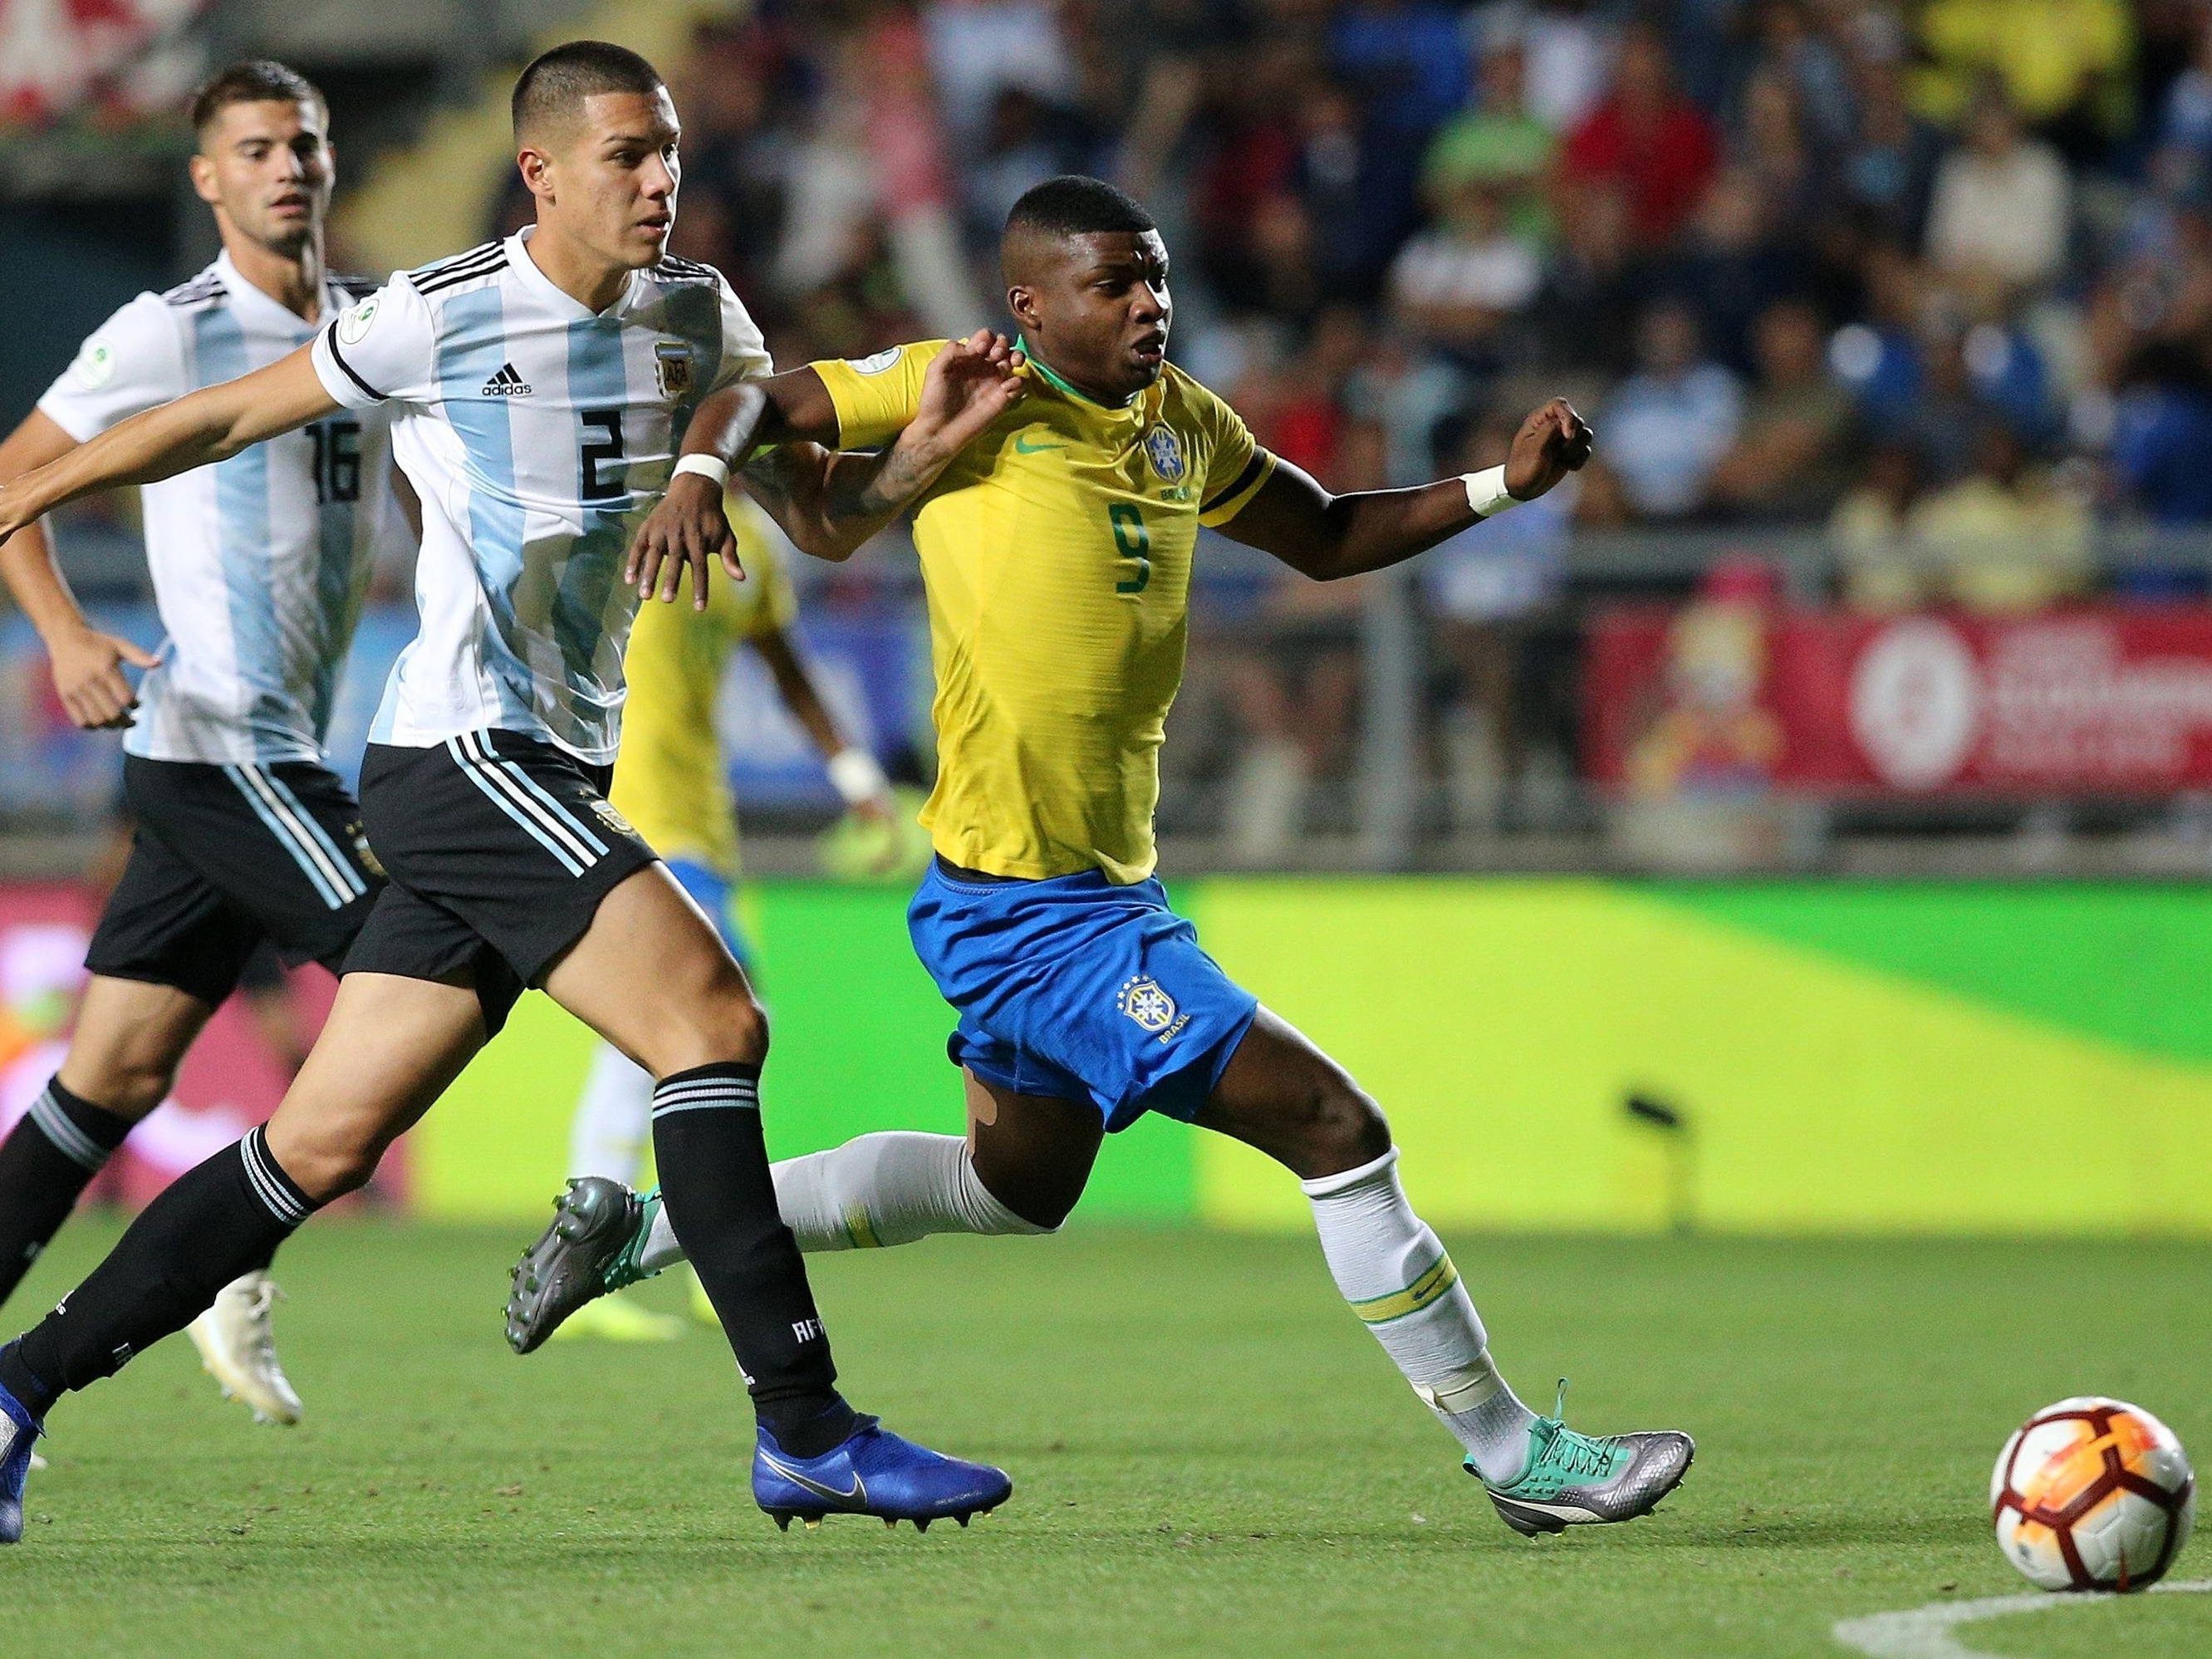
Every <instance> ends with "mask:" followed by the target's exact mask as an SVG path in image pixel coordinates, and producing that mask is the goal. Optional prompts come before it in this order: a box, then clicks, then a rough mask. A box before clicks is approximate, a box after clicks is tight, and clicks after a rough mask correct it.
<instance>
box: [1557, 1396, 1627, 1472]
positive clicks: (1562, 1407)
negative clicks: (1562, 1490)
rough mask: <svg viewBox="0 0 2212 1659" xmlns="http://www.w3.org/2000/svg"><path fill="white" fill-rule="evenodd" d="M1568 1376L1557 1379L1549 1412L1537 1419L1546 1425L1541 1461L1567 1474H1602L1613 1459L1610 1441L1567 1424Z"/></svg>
mask: <svg viewBox="0 0 2212 1659" xmlns="http://www.w3.org/2000/svg"><path fill="white" fill-rule="evenodd" d="M1566 1418H1567V1379H1566V1378H1565V1377H1564V1376H1563V1377H1561V1378H1560V1379H1559V1395H1558V1398H1557V1399H1556V1400H1554V1401H1553V1405H1552V1414H1551V1415H1550V1416H1549V1417H1547V1418H1543V1419H1540V1420H1541V1422H1542V1424H1543V1425H1544V1428H1545V1431H1546V1433H1545V1437H1544V1450H1543V1453H1542V1455H1541V1461H1542V1462H1547V1463H1550V1464H1553V1466H1555V1467H1557V1468H1560V1469H1563V1470H1564V1471H1565V1473H1567V1474H1604V1473H1605V1472H1606V1469H1607V1467H1608V1466H1609V1465H1610V1464H1611V1462H1612V1461H1613V1460H1612V1449H1613V1443H1612V1442H1611V1441H1610V1440H1597V1439H1593V1438H1592V1437H1590V1436H1589V1435H1586V1434H1577V1433H1576V1432H1575V1431H1573V1430H1572V1429H1570V1428H1569V1427H1568V1426H1567V1422H1566Z"/></svg>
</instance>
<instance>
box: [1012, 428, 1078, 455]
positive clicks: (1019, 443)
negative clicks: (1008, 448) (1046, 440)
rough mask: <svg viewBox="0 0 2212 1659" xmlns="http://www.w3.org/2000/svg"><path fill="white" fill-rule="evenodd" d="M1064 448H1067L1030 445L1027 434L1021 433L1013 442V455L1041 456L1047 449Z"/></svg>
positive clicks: (1062, 447)
mask: <svg viewBox="0 0 2212 1659" xmlns="http://www.w3.org/2000/svg"><path fill="white" fill-rule="evenodd" d="M1066 447H1067V446H1066V444H1033V443H1030V441H1029V435H1028V434H1027V433H1023V434H1022V435H1020V436H1018V437H1017V438H1016V439H1015V440H1014V453H1015V454H1017V455H1042V454H1043V453H1045V451H1047V450H1048V449H1065V448H1066Z"/></svg>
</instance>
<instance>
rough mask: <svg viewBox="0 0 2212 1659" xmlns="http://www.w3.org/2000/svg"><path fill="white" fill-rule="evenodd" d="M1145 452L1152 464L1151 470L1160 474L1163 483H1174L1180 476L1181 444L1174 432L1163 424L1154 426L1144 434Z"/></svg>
mask: <svg viewBox="0 0 2212 1659" xmlns="http://www.w3.org/2000/svg"><path fill="white" fill-rule="evenodd" d="M1145 454H1146V457H1147V458H1149V459H1150V460H1151V461H1152V471H1155V472H1157V473H1158V474H1159V475H1160V482H1161V483H1177V482H1179V481H1180V480H1181V479H1182V445H1181V444H1180V443H1178V442H1176V435H1175V434H1174V433H1172V432H1170V431H1169V430H1168V429H1167V428H1165V427H1164V426H1156V427H1154V428H1152V430H1151V431H1150V432H1147V433H1146V434H1145Z"/></svg>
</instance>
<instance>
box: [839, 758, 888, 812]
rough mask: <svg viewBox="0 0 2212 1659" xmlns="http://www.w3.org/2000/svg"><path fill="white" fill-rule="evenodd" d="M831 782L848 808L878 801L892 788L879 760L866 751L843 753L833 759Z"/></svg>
mask: <svg viewBox="0 0 2212 1659" xmlns="http://www.w3.org/2000/svg"><path fill="white" fill-rule="evenodd" d="M829 782H830V786H831V787H833V788H835V789H836V792H837V793H839V794H841V795H842V796H843V797H844V798H845V805H848V806H858V805H860V804H861V803H862V802H864V801H872V800H874V799H876V798H877V797H878V796H879V795H881V794H882V793H884V791H885V790H886V789H889V788H890V787H891V781H890V779H889V778H887V777H885V776H884V769H883V768H882V767H880V766H878V765H877V764H876V757H874V756H873V755H871V754H870V753H869V752H868V751H867V750H865V749H859V748H854V749H840V750H838V751H837V752H836V754H834V755H832V756H830V757H829Z"/></svg>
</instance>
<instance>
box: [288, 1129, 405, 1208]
mask: <svg viewBox="0 0 2212 1659" xmlns="http://www.w3.org/2000/svg"><path fill="white" fill-rule="evenodd" d="M269 1151H270V1156H271V1157H273V1158H275V1159H276V1166H277V1168H279V1169H281V1170H283V1172H284V1173H285V1174H286V1175H288V1176H290V1177H291V1179H292V1184H293V1185H294V1186H295V1187H297V1188H299V1189H300V1190H301V1192H303V1193H305V1194H307V1198H308V1200H309V1201H310V1202H312V1203H313V1204H315V1205H317V1206H321V1205H325V1204H328V1203H329V1202H330V1201H331V1200H333V1199H337V1198H343V1197H344V1196H345V1195H346V1194H348V1193H352V1192H358V1191H360V1190H361V1189H362V1188H363V1187H366V1186H367V1185H368V1183H369V1181H370V1178H371V1177H373V1176H374V1175H375V1174H376V1166H377V1164H379V1163H380V1162H381V1161H382V1160H383V1158H384V1143H383V1142H382V1141H381V1140H372V1139H360V1138H357V1137H352V1136H348V1135H343V1134H337V1133H331V1134H320V1135H317V1136H314V1137H313V1138H312V1139H295V1140H289V1141H287V1142H284V1143H282V1144H279V1143H277V1142H276V1140H275V1139H274V1137H272V1138H271V1144H270V1148H269Z"/></svg>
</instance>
